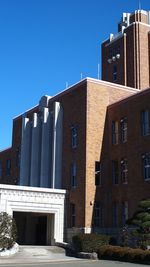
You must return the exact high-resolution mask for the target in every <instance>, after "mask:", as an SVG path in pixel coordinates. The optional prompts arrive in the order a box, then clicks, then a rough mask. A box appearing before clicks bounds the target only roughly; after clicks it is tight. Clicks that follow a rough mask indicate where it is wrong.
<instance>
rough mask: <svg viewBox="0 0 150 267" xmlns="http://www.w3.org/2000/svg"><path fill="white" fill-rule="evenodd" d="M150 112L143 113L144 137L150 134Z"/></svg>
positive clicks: (143, 111) (142, 126) (142, 131)
mask: <svg viewBox="0 0 150 267" xmlns="http://www.w3.org/2000/svg"><path fill="white" fill-rule="evenodd" d="M149 119H150V118H149V110H148V109H145V110H142V111H141V134H142V136H148V135H149V134H150V120H149Z"/></svg>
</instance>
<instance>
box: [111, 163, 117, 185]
mask: <svg viewBox="0 0 150 267" xmlns="http://www.w3.org/2000/svg"><path fill="white" fill-rule="evenodd" d="M112 179H113V184H118V182H119V172H118V161H116V160H113V161H112Z"/></svg>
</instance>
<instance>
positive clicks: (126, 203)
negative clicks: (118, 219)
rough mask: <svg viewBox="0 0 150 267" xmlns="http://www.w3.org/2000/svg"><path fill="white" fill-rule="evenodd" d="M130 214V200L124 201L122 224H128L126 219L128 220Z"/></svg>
mask: <svg viewBox="0 0 150 267" xmlns="http://www.w3.org/2000/svg"><path fill="white" fill-rule="evenodd" d="M128 215H129V205H128V201H123V202H122V226H125V225H126V221H127V220H128Z"/></svg>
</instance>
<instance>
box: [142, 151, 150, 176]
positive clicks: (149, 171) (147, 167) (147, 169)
mask: <svg viewBox="0 0 150 267" xmlns="http://www.w3.org/2000/svg"><path fill="white" fill-rule="evenodd" d="M142 163H143V174H144V180H145V181H147V180H150V153H146V154H144V155H143V156H142Z"/></svg>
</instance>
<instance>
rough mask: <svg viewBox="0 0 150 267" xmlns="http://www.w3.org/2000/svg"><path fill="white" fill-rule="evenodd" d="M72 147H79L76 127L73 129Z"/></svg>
mask: <svg viewBox="0 0 150 267" xmlns="http://www.w3.org/2000/svg"><path fill="white" fill-rule="evenodd" d="M71 146H72V148H76V147H77V128H76V127H74V126H73V127H72V128H71Z"/></svg>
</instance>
